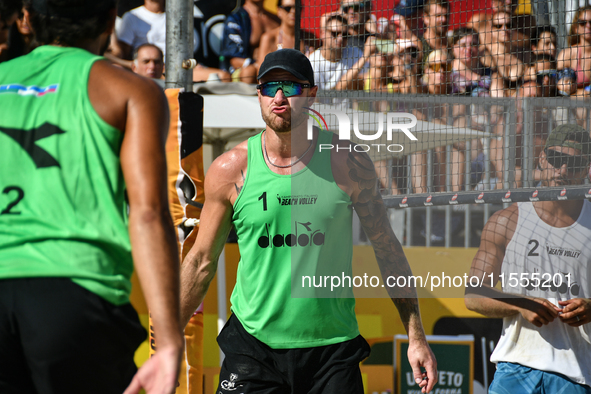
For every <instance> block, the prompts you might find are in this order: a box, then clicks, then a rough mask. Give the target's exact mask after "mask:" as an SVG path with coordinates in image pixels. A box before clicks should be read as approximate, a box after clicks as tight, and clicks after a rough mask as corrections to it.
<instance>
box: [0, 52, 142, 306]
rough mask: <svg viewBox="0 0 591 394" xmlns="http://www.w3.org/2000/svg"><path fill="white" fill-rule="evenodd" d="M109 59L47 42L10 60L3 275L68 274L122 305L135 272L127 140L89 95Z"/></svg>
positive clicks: (2, 123)
mask: <svg viewBox="0 0 591 394" xmlns="http://www.w3.org/2000/svg"><path fill="white" fill-rule="evenodd" d="M99 59H102V58H101V57H99V56H95V55H92V54H91V53H89V52H87V51H84V50H82V49H78V48H61V47H55V46H42V47H39V48H37V49H35V50H34V51H33V52H31V53H30V54H28V55H26V56H23V57H19V58H16V59H14V60H11V61H9V62H5V63H2V64H0V193H1V194H0V279H7V278H24V277H68V278H71V279H72V280H73V281H74V282H75V283H77V284H79V285H81V286H82V287H84V288H86V289H88V290H89V291H91V292H93V293H95V294H98V295H99V296H101V297H103V298H104V299H106V300H107V301H109V302H111V303H113V304H116V305H120V304H123V303H126V302H128V301H129V293H130V290H131V282H130V277H131V273H132V271H133V263H132V259H131V246H130V241H129V234H128V229H127V213H126V204H125V196H124V193H125V183H124V180H123V175H122V171H121V165H120V160H119V152H120V148H121V142H122V139H123V134H122V132H120V131H119V130H117V129H115V128H114V127H112V126H110V125H108V124H107V123H106V122H105V121H103V120H102V119H101V118H100V117H99V115H98V114H97V113H96V111H95V110H94V108H93V107H92V105H91V103H90V100H89V98H88V76H89V73H90V69H91V67H92V65H93V64H94V62H95V61H97V60H99Z"/></svg>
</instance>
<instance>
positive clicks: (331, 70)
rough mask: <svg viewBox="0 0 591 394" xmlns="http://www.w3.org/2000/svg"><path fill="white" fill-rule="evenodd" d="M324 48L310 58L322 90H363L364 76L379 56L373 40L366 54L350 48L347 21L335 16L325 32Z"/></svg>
mask: <svg viewBox="0 0 591 394" xmlns="http://www.w3.org/2000/svg"><path fill="white" fill-rule="evenodd" d="M320 34H321V36H320V38H321V39H322V46H321V47H320V48H318V49H317V50H315V51H314V52H313V53H312V54H311V55H310V63H312V67H313V68H314V79H315V80H316V85H317V86H318V88H319V89H321V90H330V89H334V90H360V89H363V73H364V72H365V70H366V66H365V64H366V63H367V62H368V61H369V57H370V56H371V55H372V54H373V53H375V52H376V50H377V48H376V46H375V39H374V38H373V37H371V38H370V39H369V40H368V42H367V43H366V45H365V48H364V50H363V51H361V50H360V49H359V48H357V47H348V46H347V34H348V28H347V21H346V20H345V18H344V17H343V16H341V15H331V16H329V17H328V18H327V20H326V26H325V28H324V29H323V30H321V33H320Z"/></svg>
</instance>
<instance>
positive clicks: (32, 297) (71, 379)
mask: <svg viewBox="0 0 591 394" xmlns="http://www.w3.org/2000/svg"><path fill="white" fill-rule="evenodd" d="M145 339H146V330H145V329H144V328H143V327H142V326H141V324H140V322H139V319H138V316H137V313H136V312H135V310H134V309H133V307H132V306H131V304H125V305H121V306H115V305H113V304H111V303H109V302H107V301H105V300H104V299H103V298H101V297H99V296H97V295H96V294H94V293H91V292H90V291H88V290H86V289H84V288H82V287H80V286H78V285H77V284H75V283H73V282H72V281H71V280H70V279H66V278H31V279H5V280H0V393H2V394H33V393H35V394H54V393H55V394H69V393H85V394H91V393H92V394H94V393H96V394H99V393H100V394H110V393H113V394H115V393H117V394H121V393H122V392H123V391H124V390H125V387H127V385H128V384H129V383H130V382H131V379H132V377H133V375H134V374H135V372H136V371H137V368H136V366H135V363H134V361H133V357H134V353H135V350H136V349H137V348H138V346H139V345H140V344H141V343H142V342H143V341H144V340H145Z"/></svg>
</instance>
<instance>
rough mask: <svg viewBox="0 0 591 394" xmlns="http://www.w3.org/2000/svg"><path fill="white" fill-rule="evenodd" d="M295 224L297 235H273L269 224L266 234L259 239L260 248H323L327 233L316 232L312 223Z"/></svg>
mask: <svg viewBox="0 0 591 394" xmlns="http://www.w3.org/2000/svg"><path fill="white" fill-rule="evenodd" d="M294 223H295V234H271V233H270V232H269V224H266V225H265V232H266V233H267V235H263V236H262V237H260V238H259V240H258V244H259V247H261V248H263V249H265V248H269V247H270V248H273V247H275V248H281V247H284V246H287V247H290V248H291V247H298V246H299V247H306V246H310V247H311V246H321V245H324V237H325V234H326V232H322V231H320V230H314V225H313V224H312V223H311V222H307V223H301V222H294Z"/></svg>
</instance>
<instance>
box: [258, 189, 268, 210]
mask: <svg viewBox="0 0 591 394" xmlns="http://www.w3.org/2000/svg"><path fill="white" fill-rule="evenodd" d="M260 200H263V211H266V210H267V192H264V193H263V194H261V196H260V197H259V201H260Z"/></svg>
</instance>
